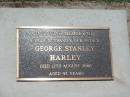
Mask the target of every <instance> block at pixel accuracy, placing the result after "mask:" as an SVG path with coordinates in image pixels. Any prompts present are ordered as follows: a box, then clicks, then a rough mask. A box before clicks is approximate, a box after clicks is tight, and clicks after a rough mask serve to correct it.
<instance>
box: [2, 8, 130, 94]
mask: <svg viewBox="0 0 130 97" xmlns="http://www.w3.org/2000/svg"><path fill="white" fill-rule="evenodd" d="M18 26H86V27H109V28H110V37H111V47H112V48H111V49H112V61H113V64H112V65H113V76H114V80H113V81H61V82H59V81H55V82H16V27H18ZM0 44H1V46H0V59H1V60H0V97H130V92H129V91H130V52H129V51H130V50H129V45H128V44H129V41H128V28H127V13H126V11H124V10H85V9H42V8H41V9H29V8H25V9H16V8H14V9H11V8H1V9H0Z"/></svg>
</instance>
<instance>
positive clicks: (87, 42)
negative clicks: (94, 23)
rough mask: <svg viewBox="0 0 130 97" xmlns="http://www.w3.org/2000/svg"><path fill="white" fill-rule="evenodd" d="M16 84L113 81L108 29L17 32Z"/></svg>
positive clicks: (72, 28) (27, 30) (21, 30)
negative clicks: (51, 81) (22, 82)
mask: <svg viewBox="0 0 130 97" xmlns="http://www.w3.org/2000/svg"><path fill="white" fill-rule="evenodd" d="M17 59H18V62H17V65H18V67H17V78H18V79H17V80H18V81H38V80H111V79H112V69H111V52H110V40H109V29H87V28H74V27H68V28H67V27H62V28H61V27H59V28H57V27H48V28H46V27H20V28H17Z"/></svg>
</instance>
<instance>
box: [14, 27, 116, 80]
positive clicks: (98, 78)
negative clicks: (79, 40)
mask: <svg viewBox="0 0 130 97" xmlns="http://www.w3.org/2000/svg"><path fill="white" fill-rule="evenodd" d="M30 28H31V29H33V28H34V29H39V28H41V29H108V30H109V43H110V57H111V64H110V65H111V72H112V77H97V78H96V77H82V78H20V77H19V34H18V33H19V29H30ZM110 36H111V34H110V28H109V27H84V26H81V27H79V26H69V27H67V26H19V27H16V37H17V40H16V44H17V46H16V51H17V53H16V55H17V59H16V65H17V66H16V69H17V71H16V81H17V82H40V81H112V80H113V79H114V78H113V65H112V64H113V61H112V50H111V40H110V39H111V37H110Z"/></svg>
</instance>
